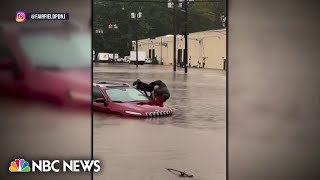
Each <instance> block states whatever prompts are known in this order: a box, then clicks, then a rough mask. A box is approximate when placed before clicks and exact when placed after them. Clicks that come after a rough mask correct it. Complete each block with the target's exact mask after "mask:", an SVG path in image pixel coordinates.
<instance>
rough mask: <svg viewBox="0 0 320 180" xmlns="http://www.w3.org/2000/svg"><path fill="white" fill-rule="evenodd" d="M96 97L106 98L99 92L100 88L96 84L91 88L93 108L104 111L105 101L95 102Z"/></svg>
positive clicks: (105, 109) (105, 108)
mask: <svg viewBox="0 0 320 180" xmlns="http://www.w3.org/2000/svg"><path fill="white" fill-rule="evenodd" d="M97 98H103V99H105V100H106V98H105V97H104V96H103V94H102V93H101V91H100V89H99V88H98V87H96V86H93V89H92V101H93V110H95V111H103V112H106V111H107V107H106V104H105V103H97V102H96V99H97Z"/></svg>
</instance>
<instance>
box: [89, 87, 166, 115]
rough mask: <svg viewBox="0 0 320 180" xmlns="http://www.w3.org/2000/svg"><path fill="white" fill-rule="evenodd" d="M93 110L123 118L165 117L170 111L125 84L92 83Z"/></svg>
mask: <svg viewBox="0 0 320 180" xmlns="http://www.w3.org/2000/svg"><path fill="white" fill-rule="evenodd" d="M92 93H93V94H92V100H93V110H94V111H100V112H105V113H108V114H117V115H120V116H124V117H165V116H171V115H172V110H171V109H170V108H169V107H167V106H166V105H163V106H159V105H157V104H156V103H154V101H153V100H152V99H149V98H148V96H147V95H146V94H144V93H143V92H141V91H139V90H137V89H135V88H134V87H132V86H130V85H129V84H127V83H121V82H99V83H93V92H92Z"/></svg>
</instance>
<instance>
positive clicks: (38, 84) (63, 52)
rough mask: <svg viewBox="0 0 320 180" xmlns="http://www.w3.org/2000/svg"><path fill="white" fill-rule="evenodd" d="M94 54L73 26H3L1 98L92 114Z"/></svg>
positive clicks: (85, 36) (86, 38) (86, 33)
mask: <svg viewBox="0 0 320 180" xmlns="http://www.w3.org/2000/svg"><path fill="white" fill-rule="evenodd" d="M91 53H92V51H91V34H90V32H89V31H87V30H84V29H81V28H80V27H77V26H76V25H74V24H71V23H70V24H67V23H61V22H52V21H50V22H48V23H45V22H38V21H37V22H25V23H0V95H2V96H8V95H11V96H13V97H16V98H23V99H27V100H32V101H33V100H36V101H39V100H40V101H45V102H47V103H51V104H58V105H63V106H65V105H67V106H77V107H78V106H82V107H88V108H90V107H91Z"/></svg>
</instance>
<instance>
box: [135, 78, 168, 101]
mask: <svg viewBox="0 0 320 180" xmlns="http://www.w3.org/2000/svg"><path fill="white" fill-rule="evenodd" d="M133 85H134V86H135V85H137V89H139V90H142V91H148V92H151V96H152V98H153V99H154V100H155V102H156V103H157V104H160V105H162V104H163V103H164V102H166V101H167V100H168V99H169V98H170V92H169V89H168V87H167V85H166V84H165V83H164V82H162V81H161V80H156V81H153V82H151V83H150V84H147V83H144V82H142V81H140V79H138V80H137V81H135V82H133Z"/></svg>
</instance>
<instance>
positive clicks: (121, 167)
mask: <svg viewBox="0 0 320 180" xmlns="http://www.w3.org/2000/svg"><path fill="white" fill-rule="evenodd" d="M93 66H94V69H93V71H94V74H93V79H94V82H98V81H103V80H108V81H122V82H127V83H130V84H132V82H133V81H135V80H136V79H140V80H142V81H144V82H151V81H153V80H158V79H161V80H162V81H164V82H165V83H166V84H167V86H168V88H169V90H170V93H171V98H170V99H169V100H168V101H167V102H166V104H167V105H168V106H170V107H171V108H172V109H173V110H174V114H173V115H172V116H171V117H168V118H161V119H140V120H129V119H123V118H121V117H118V116H113V115H108V114H104V113H94V119H93V120H94V122H93V133H94V136H93V143H94V149H93V151H94V156H95V158H96V159H100V160H101V161H102V162H103V165H102V171H101V172H100V173H98V174H95V175H94V179H95V180H105V179H117V180H128V179H137V180H164V179H180V177H179V176H177V175H175V174H173V173H170V172H169V171H167V170H166V168H173V169H177V170H181V171H185V172H186V173H187V174H192V175H194V178H193V179H199V180H224V179H226V72H225V71H219V70H207V69H189V71H188V74H184V71H183V69H180V68H178V69H177V72H176V73H173V70H172V69H173V68H172V67H171V66H158V65H142V66H139V68H138V69H137V68H136V67H135V66H134V65H128V64H115V65H113V64H102V63H100V64H97V63H94V65H93Z"/></svg>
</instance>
